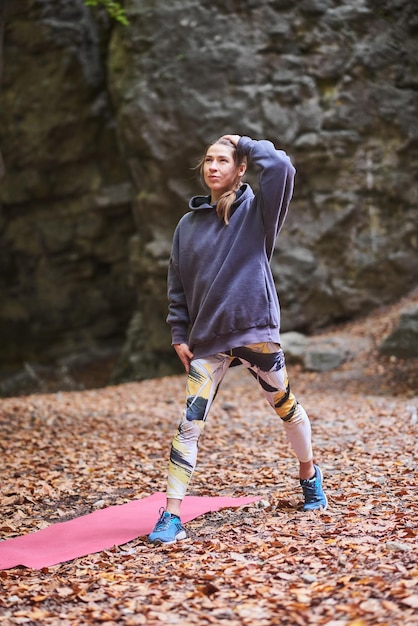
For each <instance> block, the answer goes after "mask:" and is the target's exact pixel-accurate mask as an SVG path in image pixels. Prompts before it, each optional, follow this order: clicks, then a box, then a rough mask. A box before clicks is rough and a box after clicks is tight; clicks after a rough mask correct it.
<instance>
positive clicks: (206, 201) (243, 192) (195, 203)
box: [189, 183, 254, 211]
mask: <svg viewBox="0 0 418 626" xmlns="http://www.w3.org/2000/svg"><path fill="white" fill-rule="evenodd" d="M248 193H250V194H251V195H254V194H253V191H252V189H251V188H250V186H249V185H248V184H247V183H244V184H243V185H241V187H240V188H239V189H238V191H237V197H236V198H235V200H234V202H233V204H232V210H234V209H236V207H237V206H238V205H239V204H241V202H242V201H243V200H244V199H245V198H246V197H247V195H248ZM215 207H216V202H215V203H214V204H211V203H210V196H193V198H191V199H190V202H189V209H191V210H192V211H198V210H201V209H214V208H215Z"/></svg>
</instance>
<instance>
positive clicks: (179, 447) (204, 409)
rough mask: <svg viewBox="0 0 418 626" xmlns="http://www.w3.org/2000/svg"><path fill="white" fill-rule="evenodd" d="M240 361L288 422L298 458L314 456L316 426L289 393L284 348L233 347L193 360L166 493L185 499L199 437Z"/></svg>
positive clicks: (194, 462) (308, 459)
mask: <svg viewBox="0 0 418 626" xmlns="http://www.w3.org/2000/svg"><path fill="white" fill-rule="evenodd" d="M235 359H238V360H239V361H240V362H241V363H242V364H243V365H244V366H245V367H246V368H247V369H248V371H249V372H250V373H251V374H252V375H253V376H254V378H256V380H257V381H258V382H259V383H260V385H261V388H262V391H263V394H264V396H265V397H266V399H267V401H268V403H269V404H270V405H271V407H272V408H273V409H274V410H275V412H276V413H277V415H278V416H279V417H280V418H281V419H282V420H283V424H284V427H285V430H286V433H287V436H288V439H289V442H290V445H291V447H292V449H293V451H294V452H295V454H296V456H297V457H298V459H299V461H302V462H307V461H310V460H311V459H312V446H311V425H310V422H309V418H308V416H307V414H306V412H305V410H304V408H303V407H302V406H301V405H300V404H299V403H298V402H297V401H296V398H295V396H294V395H293V394H292V392H291V391H290V386H289V380H288V377H287V371H286V365H285V358H284V353H283V350H282V349H281V347H280V345H279V344H276V343H257V344H251V345H249V346H244V347H242V348H234V349H233V350H229V351H228V352H227V353H218V354H216V355H214V356H211V357H208V358H205V359H194V360H193V361H192V362H191V364H190V372H189V375H188V378H187V384H186V407H185V410H184V414H183V417H182V419H181V421H180V424H179V427H178V430H177V433H176V435H175V436H174V439H173V442H172V444H171V451H170V463H169V471H168V484H167V497H168V498H176V499H178V500H182V499H183V498H184V496H185V494H186V490H187V487H188V484H189V482H190V479H191V476H192V474H193V471H194V469H195V466H196V460H197V448H198V440H199V436H200V435H201V433H202V431H203V428H204V425H205V421H206V417H207V415H208V413H209V409H210V407H211V404H212V402H213V400H214V398H215V396H216V394H217V391H218V388H219V385H220V384H221V382H222V380H223V377H224V376H225V374H226V372H227V370H228V368H229V366H230V365H231V363H232V361H234V360H235Z"/></svg>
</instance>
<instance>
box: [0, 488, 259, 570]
mask: <svg viewBox="0 0 418 626" xmlns="http://www.w3.org/2000/svg"><path fill="white" fill-rule="evenodd" d="M259 499H260V498H257V497H255V498H254V497H241V498H227V497H216V498H201V497H197V496H186V497H185V499H184V501H183V505H182V516H181V519H182V521H183V522H189V521H190V520H192V519H195V518H196V517H198V516H199V515H203V514H204V513H208V512H209V511H219V509H222V508H227V507H237V506H243V505H244V504H250V503H251V502H256V501H257V500H259ZM164 506H165V494H164V493H160V492H159V493H154V494H153V495H152V496H148V497H147V498H143V499H142V500H134V501H133V502H128V503H127V504H121V505H118V506H111V507H108V508H106V509H100V510H99V511H94V513H90V514H89V515H83V516H82V517H77V518H76V519H72V520H70V521H69V522H61V523H57V524H53V525H52V526H49V527H48V528H44V529H42V530H39V531H37V532H35V533H30V534H29V535H24V536H22V537H15V538H13V539H7V540H6V541H0V569H9V568H11V567H16V566H18V565H25V566H26V567H31V568H33V569H42V568H43V567H49V566H51V565H56V564H57V563H63V562H64V561H70V560H71V559H75V558H77V557H80V556H86V555H87V554H93V553H94V552H100V551H101V550H106V549H109V548H112V547H113V546H116V545H117V546H120V545H123V544H124V543H127V542H128V541H132V539H136V538H137V537H140V536H142V535H148V534H149V533H150V532H151V531H152V529H153V528H154V525H155V522H156V521H157V518H158V513H159V510H160V508H161V507H164Z"/></svg>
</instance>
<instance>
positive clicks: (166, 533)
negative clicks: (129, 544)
mask: <svg viewBox="0 0 418 626" xmlns="http://www.w3.org/2000/svg"><path fill="white" fill-rule="evenodd" d="M186 537H187V534H186V531H185V530H184V528H183V526H182V525H181V521H180V518H179V517H177V515H172V514H171V513H169V512H168V511H166V510H165V509H160V517H159V519H158V521H157V523H156V524H155V528H154V530H153V531H152V533H151V534H150V535H148V539H149V540H150V542H151V543H159V544H162V543H163V544H164V545H167V544H170V543H175V542H176V541H180V540H181V539H186Z"/></svg>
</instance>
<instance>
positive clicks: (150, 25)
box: [0, 0, 418, 380]
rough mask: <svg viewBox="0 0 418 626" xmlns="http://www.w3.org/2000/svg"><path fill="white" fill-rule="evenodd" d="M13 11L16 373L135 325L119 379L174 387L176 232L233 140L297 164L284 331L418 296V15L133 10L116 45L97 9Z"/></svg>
mask: <svg viewBox="0 0 418 626" xmlns="http://www.w3.org/2000/svg"><path fill="white" fill-rule="evenodd" d="M9 4H10V5H13V8H12V9H11V10H10V11H9V16H8V18H7V22H6V35H5V51H4V70H3V73H4V77H3V87H2V92H1V94H0V115H1V127H0V142H1V143H0V147H1V149H2V152H3V157H4V160H5V163H6V176H5V178H4V179H3V181H2V189H1V195H0V198H1V202H2V206H3V208H2V214H1V218H0V237H1V242H2V246H1V253H0V254H1V264H2V279H1V280H2V281H3V284H2V285H1V289H2V303H1V305H0V316H1V322H2V323H1V328H2V329H3V334H4V338H3V337H2V338H1V341H2V344H3V345H5V346H7V348H6V351H3V354H2V357H1V359H2V361H3V363H12V362H13V363H17V362H18V361H19V359H21V360H22V359H28V358H32V359H37V358H38V357H39V355H42V356H45V358H48V359H51V358H56V357H57V356H59V355H62V354H63V351H65V350H67V351H71V350H73V349H83V350H85V349H86V348H88V347H91V346H101V347H102V346H107V345H108V344H109V342H111V341H113V340H115V341H116V340H117V339H120V337H121V335H122V333H123V330H124V328H125V327H126V324H127V322H128V317H130V316H132V317H131V323H130V326H129V329H128V335H127V340H126V342H125V347H124V350H123V354H122V358H121V360H120V362H119V365H118V368H117V369H116V372H115V376H114V380H123V379H127V378H130V377H133V376H139V377H146V376H155V375H159V374H163V373H168V372H170V371H173V367H174V361H173V358H172V353H171V349H170V347H169V343H170V339H169V334H168V329H167V327H166V324H165V315H166V296H165V276H166V267H167V262H168V256H169V251H170V243H171V236H172V232H173V229H174V227H175V224H176V222H177V220H178V219H179V217H180V216H181V215H182V214H183V213H184V212H185V211H186V209H187V204H186V202H187V198H188V197H189V195H191V194H193V193H196V192H199V183H198V181H197V180H196V177H195V176H194V172H193V167H194V165H195V163H196V162H197V160H198V158H199V157H200V155H201V153H202V151H203V149H204V147H205V145H206V144H207V143H208V142H209V141H211V140H213V139H214V138H216V137H217V136H219V135H221V134H223V133H225V132H233V133H239V134H248V135H250V136H252V137H254V138H261V137H265V138H269V139H271V140H272V141H273V142H274V143H275V144H276V145H277V146H280V147H283V148H284V149H285V150H286V151H287V152H288V153H289V154H290V155H291V157H292V159H293V161H294V163H295V166H296V168H297V172H298V174H297V180H296V190H295V196H294V200H293V202H292V205H291V211H290V213H289V217H288V221H287V224H286V227H285V229H284V230H283V231H282V234H281V236H280V238H279V240H278V243H277V250H276V254H275V256H274V260H273V270H274V273H275V276H276V279H277V285H278V291H279V295H280V299H281V303H282V308H283V329H284V330H299V331H300V330H302V331H304V332H311V331H313V330H315V329H317V328H319V327H321V326H323V325H325V324H328V323H330V322H335V321H338V320H343V319H348V318H350V317H352V316H354V315H356V314H358V313H363V312H365V311H367V310H370V309H372V308H373V307H376V306H378V305H380V304H383V303H386V302H390V301H393V300H395V299H396V298H398V297H399V296H401V295H402V294H404V293H406V292H407V291H408V290H409V289H410V288H411V287H412V286H413V285H414V284H416V281H417V274H416V267H417V262H418V235H417V231H418V228H417V226H418V218H417V216H418V212H417V198H418V192H417V168H418V124H417V91H418V71H417V59H418V38H417V34H418V8H417V6H416V3H415V2H414V1H413V0H409V1H408V0H385V1H383V2H381V3H379V5H378V6H376V3H375V2H372V0H356V1H354V0H353V1H352V2H348V1H347V2H343V3H341V2H336V1H333V0H304V1H303V2H298V3H294V2H290V1H288V0H274V1H273V0H271V1H266V2H255V1H252V0H241V1H238V0H236V1H235V0H233V1H231V2H218V1H216V0H212V1H211V2H207V1H206V0H203V1H202V2H199V3H197V2H195V1H194V0H172V1H171V2H169V3H155V2H152V1H147V0H127V1H126V2H125V3H124V5H125V8H126V11H127V14H128V17H129V19H130V26H129V27H127V28H125V27H120V26H117V27H115V26H112V28H111V31H110V27H109V25H108V23H107V22H106V20H104V19H103V16H102V14H101V13H100V12H95V13H94V14H92V13H91V12H89V11H88V10H87V9H86V8H85V7H84V6H83V3H82V2H81V0H80V1H79V2H74V3H71V7H69V6H68V3H66V2H64V1H62V2H56V1H55V2H52V0H49V1H48V0H32V1H29V0H26V1H24V2H17V3H9ZM92 15H93V16H92ZM116 138H117V139H116ZM250 180H251V182H254V184H255V181H254V179H251V178H250ZM128 252H129V258H128ZM127 276H132V277H133V284H131V285H128V284H127V283H128V281H127ZM133 285H134V286H135V288H134V287H133ZM134 292H135V297H136V298H137V302H136V304H135V305H133V303H132V296H133V295H134ZM17 338H19V340H17ZM16 343H17V344H18V346H19V348H18V349H16ZM27 355H30V356H29V357H28V356H27Z"/></svg>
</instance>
